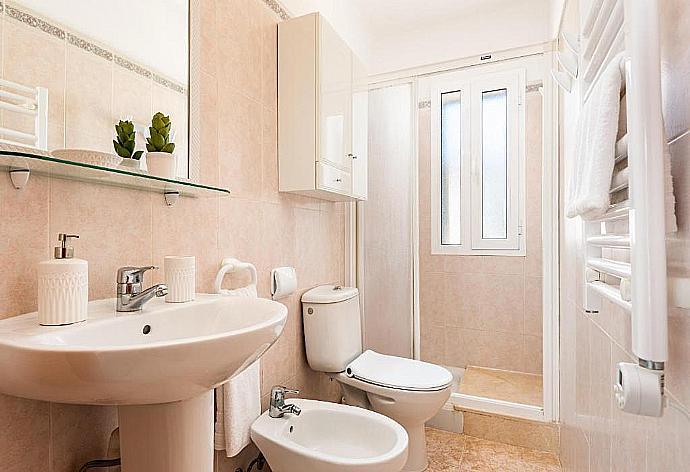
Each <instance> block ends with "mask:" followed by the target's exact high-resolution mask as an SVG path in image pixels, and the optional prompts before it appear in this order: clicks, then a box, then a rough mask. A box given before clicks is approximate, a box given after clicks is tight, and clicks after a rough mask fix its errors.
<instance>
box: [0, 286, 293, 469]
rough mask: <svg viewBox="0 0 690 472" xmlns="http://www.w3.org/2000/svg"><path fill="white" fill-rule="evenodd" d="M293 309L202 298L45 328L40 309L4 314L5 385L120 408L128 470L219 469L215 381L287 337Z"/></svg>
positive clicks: (0, 351) (0, 362) (21, 393)
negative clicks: (215, 465) (40, 321)
mask: <svg viewBox="0 0 690 472" xmlns="http://www.w3.org/2000/svg"><path fill="white" fill-rule="evenodd" d="M286 319H287V308H285V306H284V305H282V304H280V303H277V302H273V301H270V300H265V299H258V298H241V297H226V296H220V295H197V298H196V300H194V301H193V302H189V303H183V304H171V303H165V302H163V301H162V300H153V301H151V302H149V303H148V304H147V305H146V306H145V308H144V311H143V312H140V313H134V314H132V313H126V314H125V313H117V312H116V311H115V300H114V299H111V300H99V301H95V302H91V303H89V319H88V321H86V322H84V323H80V324H75V325H70V326H58V327H46V326H39V324H38V315H37V313H29V314H26V315H21V316H17V317H14V318H9V319H6V320H2V321H0V372H2V375H1V376H0V392H1V393H5V394H8V395H14V396H18V397H25V398H31V399H35V400H45V401H51V402H59V403H76V404H86V405H117V406H118V407H119V408H118V409H119V419H120V436H121V453H122V470H123V472H211V471H212V470H213V390H212V389H213V388H214V387H216V386H217V385H220V384H221V383H223V382H224V381H225V380H226V379H227V378H228V377H230V376H232V375H233V374H235V373H238V372H241V371H242V370H243V369H244V368H245V367H247V366H248V365H250V364H251V363H252V362H254V361H255V360H256V359H257V358H259V357H260V356H261V355H262V354H263V353H264V352H265V351H266V350H267V349H268V348H269V347H270V346H271V344H272V343H273V342H274V341H275V340H276V339H278V336H279V335H280V333H281V331H282V329H283V326H284V325H285V321H286Z"/></svg>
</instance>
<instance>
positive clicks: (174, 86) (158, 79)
mask: <svg viewBox="0 0 690 472" xmlns="http://www.w3.org/2000/svg"><path fill="white" fill-rule="evenodd" d="M151 76H152V78H153V81H154V82H156V83H157V84H161V85H162V86H163V87H167V88H169V89H172V90H174V91H176V92H179V93H187V89H185V88H184V87H183V86H182V85H180V84H177V83H175V82H173V81H172V80H169V79H166V78H165V77H163V76H161V75H158V74H153V73H152V74H151Z"/></svg>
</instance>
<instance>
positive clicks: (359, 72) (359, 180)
mask: <svg viewBox="0 0 690 472" xmlns="http://www.w3.org/2000/svg"><path fill="white" fill-rule="evenodd" d="M368 145H369V81H368V76H367V73H366V69H365V68H364V65H363V64H362V62H361V61H360V60H359V58H357V56H355V55H353V56H352V195H353V196H355V197H356V198H359V199H361V200H366V199H367V165H368V153H367V151H368Z"/></svg>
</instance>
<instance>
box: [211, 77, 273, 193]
mask: <svg viewBox="0 0 690 472" xmlns="http://www.w3.org/2000/svg"><path fill="white" fill-rule="evenodd" d="M217 100H218V123H219V128H218V152H219V153H220V155H222V156H223V158H222V159H221V160H220V175H219V183H220V184H221V185H222V186H226V187H229V188H230V189H231V190H232V192H233V194H234V195H237V196H242V197H250V198H254V197H256V198H258V197H260V195H261V167H262V165H261V147H262V141H261V140H262V123H261V105H260V104H259V103H258V102H255V101H254V100H252V99H250V98H247V97H246V96H245V95H243V94H242V93H239V92H237V91H235V90H233V89H232V88H231V87H230V86H229V85H228V84H227V83H226V82H225V81H220V82H219V83H218V99H217Z"/></svg>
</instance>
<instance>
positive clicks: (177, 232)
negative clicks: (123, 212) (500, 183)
mask: <svg viewBox="0 0 690 472" xmlns="http://www.w3.org/2000/svg"><path fill="white" fill-rule="evenodd" d="M151 204H152V223H151V227H152V238H151V244H152V254H153V264H154V265H157V266H159V267H160V268H161V270H159V271H158V273H154V274H153V281H154V282H165V280H164V270H165V263H164V259H165V256H185V255H191V256H195V258H196V291H197V292H200V293H212V292H213V282H214V280H215V275H216V271H217V270H218V268H219V267H220V261H221V259H222V257H223V256H221V255H220V253H219V252H218V249H217V248H218V200H217V199H215V198H202V199H188V198H181V199H179V200H178V202H177V203H176V204H175V205H174V206H172V207H169V206H167V205H166V204H165V201H164V200H163V198H162V197H161V196H160V195H153V196H152V201H151Z"/></svg>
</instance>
